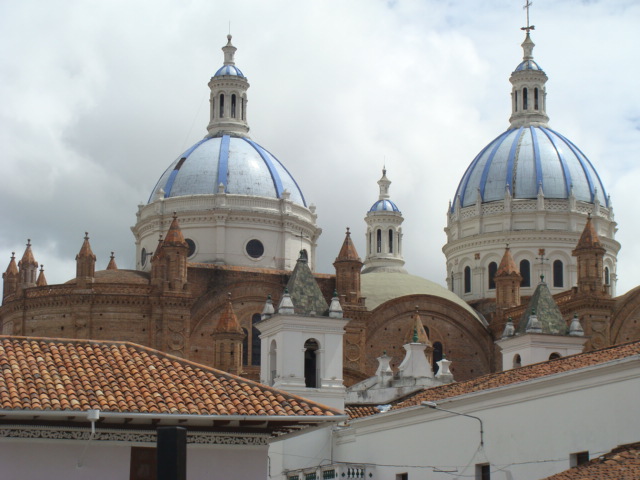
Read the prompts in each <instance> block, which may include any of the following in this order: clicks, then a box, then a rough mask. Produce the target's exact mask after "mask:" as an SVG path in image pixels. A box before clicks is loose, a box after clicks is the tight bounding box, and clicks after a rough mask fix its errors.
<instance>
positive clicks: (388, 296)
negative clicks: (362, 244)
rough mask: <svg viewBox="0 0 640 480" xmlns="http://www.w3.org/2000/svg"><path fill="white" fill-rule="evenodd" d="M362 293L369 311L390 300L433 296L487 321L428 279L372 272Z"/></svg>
mask: <svg viewBox="0 0 640 480" xmlns="http://www.w3.org/2000/svg"><path fill="white" fill-rule="evenodd" d="M361 291H362V296H363V297H364V298H365V305H366V306H367V309H369V310H370V311H371V310H374V309H376V308H377V307H379V306H380V305H382V304H383V303H385V302H388V301H389V300H393V299H396V298H400V297H405V296H407V295H432V296H434V297H440V298H443V299H445V300H448V301H450V302H453V303H455V304H456V305H458V306H459V307H460V308H463V309H464V310H466V311H467V312H469V313H470V314H471V315H473V316H474V317H475V318H476V319H478V321H479V322H480V323H482V324H483V325H486V320H485V319H484V318H483V317H482V316H480V314H479V313H478V312H477V311H475V310H474V309H473V308H471V307H470V306H469V304H468V303H467V302H465V301H464V300H462V299H461V298H460V297H459V296H458V295H456V294H455V293H453V292H451V291H449V290H447V289H446V288H444V287H443V286H441V285H438V284H437V283H435V282H432V281H430V280H427V279H426V278H422V277H417V276H415V275H409V274H407V273H400V272H371V273H365V274H363V275H362V277H361Z"/></svg>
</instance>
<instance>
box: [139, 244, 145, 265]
mask: <svg viewBox="0 0 640 480" xmlns="http://www.w3.org/2000/svg"><path fill="white" fill-rule="evenodd" d="M146 264H147V249H146V248H144V247H143V248H142V251H141V252H140V265H142V266H143V267H144V266H145V265H146Z"/></svg>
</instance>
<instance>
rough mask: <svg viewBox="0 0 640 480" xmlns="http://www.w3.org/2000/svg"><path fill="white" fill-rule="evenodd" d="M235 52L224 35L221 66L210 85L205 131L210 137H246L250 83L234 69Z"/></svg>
mask: <svg viewBox="0 0 640 480" xmlns="http://www.w3.org/2000/svg"><path fill="white" fill-rule="evenodd" d="M236 50H237V49H236V47H234V46H233V44H232V43H231V35H227V44H226V45H225V46H224V47H222V51H223V53H224V64H223V65H222V67H220V68H219V69H218V71H217V72H216V73H215V74H214V75H213V77H211V80H210V81H209V89H210V90H211V94H210V96H209V104H210V111H209V125H208V126H207V131H208V132H209V136H211V137H220V136H223V135H235V136H246V135H247V133H249V124H248V123H247V90H248V89H249V82H248V81H247V78H246V77H245V76H244V74H243V73H242V71H241V70H240V69H239V68H238V67H236V62H235V54H236Z"/></svg>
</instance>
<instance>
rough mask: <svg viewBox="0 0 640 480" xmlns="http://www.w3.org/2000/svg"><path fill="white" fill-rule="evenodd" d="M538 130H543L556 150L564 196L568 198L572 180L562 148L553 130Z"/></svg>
mask: <svg viewBox="0 0 640 480" xmlns="http://www.w3.org/2000/svg"><path fill="white" fill-rule="evenodd" d="M540 130H542V131H543V132H544V134H545V135H546V136H547V138H548V139H549V141H550V142H551V145H553V148H554V149H555V151H556V155H557V156H558V160H559V161H560V165H561V166H562V174H563V176H564V190H565V197H566V198H569V194H570V192H571V185H572V184H573V181H572V180H571V172H570V171H569V165H568V164H567V160H566V159H565V157H564V154H563V153H562V148H559V147H558V143H557V140H556V136H557V134H556V133H555V132H554V131H553V130H551V129H546V128H544V127H540ZM552 133H553V135H552Z"/></svg>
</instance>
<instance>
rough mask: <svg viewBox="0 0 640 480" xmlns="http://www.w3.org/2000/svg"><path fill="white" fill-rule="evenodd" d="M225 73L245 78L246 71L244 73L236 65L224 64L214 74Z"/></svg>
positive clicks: (219, 75)
mask: <svg viewBox="0 0 640 480" xmlns="http://www.w3.org/2000/svg"><path fill="white" fill-rule="evenodd" d="M225 75H231V76H232V77H242V78H245V76H244V73H242V71H241V70H240V69H239V68H238V67H236V66H235V65H223V66H221V67H220V68H219V69H218V71H217V72H216V73H215V74H214V75H213V76H214V77H222V76H225Z"/></svg>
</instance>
